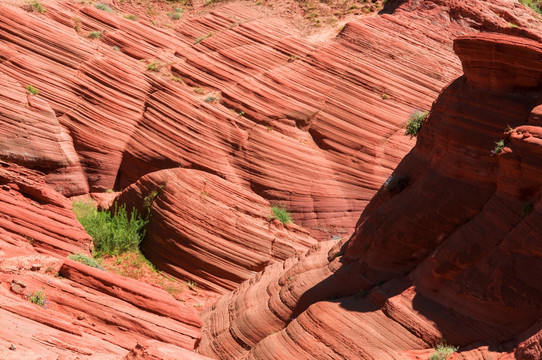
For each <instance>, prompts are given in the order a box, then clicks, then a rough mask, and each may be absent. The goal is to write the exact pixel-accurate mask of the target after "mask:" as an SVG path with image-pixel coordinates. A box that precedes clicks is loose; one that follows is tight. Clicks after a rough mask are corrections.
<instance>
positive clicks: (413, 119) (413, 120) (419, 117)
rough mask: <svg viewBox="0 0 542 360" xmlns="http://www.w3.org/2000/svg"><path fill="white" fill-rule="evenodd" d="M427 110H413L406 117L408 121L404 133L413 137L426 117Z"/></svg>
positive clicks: (416, 134)
mask: <svg viewBox="0 0 542 360" xmlns="http://www.w3.org/2000/svg"><path fill="white" fill-rule="evenodd" d="M427 114H429V112H428V111H421V110H415V111H414V112H413V113H412V114H410V116H409V117H408V122H407V124H406V130H405V135H409V136H410V138H411V139H412V138H413V137H416V136H418V132H419V131H420V129H421V127H422V124H423V122H424V120H425V119H426V118H427Z"/></svg>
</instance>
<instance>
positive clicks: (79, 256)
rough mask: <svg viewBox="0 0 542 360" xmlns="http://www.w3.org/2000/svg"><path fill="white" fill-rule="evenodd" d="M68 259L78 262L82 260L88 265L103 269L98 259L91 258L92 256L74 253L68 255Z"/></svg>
mask: <svg viewBox="0 0 542 360" xmlns="http://www.w3.org/2000/svg"><path fill="white" fill-rule="evenodd" d="M68 259H72V260H75V261H77V262H80V263H82V264H85V265H88V266H92V267H93V268H96V269H103V268H102V267H101V265H100V262H99V261H98V260H96V259H94V258H91V257H90V256H87V255H83V254H78V253H74V254H71V255H68Z"/></svg>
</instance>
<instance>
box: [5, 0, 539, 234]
mask: <svg viewBox="0 0 542 360" xmlns="http://www.w3.org/2000/svg"><path fill="white" fill-rule="evenodd" d="M117 5H118V6H127V8H126V10H127V11H128V10H130V11H131V10H133V7H128V5H122V4H117ZM1 6H2V7H1V9H0V10H1V12H2V14H4V16H3V17H2V19H0V36H2V39H3V42H2V44H1V45H0V46H1V48H2V49H3V50H4V51H3V55H2V60H3V61H2V62H1V64H0V74H2V78H0V80H1V81H3V82H4V83H7V84H8V85H6V86H5V87H6V89H7V88H9V89H11V90H10V91H11V92H13V93H14V94H18V95H17V96H18V97H19V98H20V99H17V101H16V102H13V101H11V100H9V99H4V98H0V102H2V103H7V102H10V101H11V102H10V103H9V107H10V108H14V109H13V112H14V113H16V114H19V115H18V116H21V114H24V115H29V116H30V115H32V114H31V112H32V111H34V112H36V110H35V106H38V105H35V104H41V105H39V106H40V107H44V108H47V111H48V112H47V114H45V113H44V115H43V116H40V117H38V116H33V118H34V120H32V121H30V122H29V123H28V124H24V126H23V125H21V127H20V128H14V129H13V131H11V132H9V131H8V132H6V134H7V135H6V137H7V138H9V139H10V141H7V140H5V141H4V142H3V144H5V145H6V146H5V149H4V150H3V151H4V154H3V155H2V154H0V155H1V156H3V158H7V157H9V158H10V159H12V160H15V159H16V160H17V161H18V162H20V163H24V164H27V162H28V161H27V160H28V159H27V155H26V154H25V153H24V151H22V150H21V149H22V147H19V146H15V145H16V144H13V143H12V142H11V140H12V139H13V136H11V135H9V134H11V133H12V132H19V133H20V132H21V131H23V130H24V131H28V132H29V133H28V137H27V138H26V140H25V141H24V142H23V145H25V148H26V147H28V148H33V149H35V151H33V152H32V154H33V156H35V157H36V161H34V162H33V163H32V166H33V167H39V166H43V164H45V163H49V164H50V165H49V166H48V167H47V169H43V171H46V173H47V175H48V176H49V178H48V179H50V180H48V181H49V182H50V183H52V184H53V185H54V186H55V187H56V188H57V189H58V190H61V191H63V192H64V193H65V194H66V195H70V196H71V195H77V194H82V193H86V192H87V191H91V192H96V191H105V190H108V189H113V188H115V189H116V190H121V189H122V188H124V187H126V186H128V185H130V184H131V183H133V182H135V181H137V180H138V179H139V178H140V177H141V176H143V175H145V174H147V173H150V172H153V171H157V170H160V169H166V168H176V167H179V166H182V167H185V168H193V169H199V170H204V171H207V172H209V173H212V174H215V175H218V176H220V177H222V178H224V179H226V180H228V181H230V182H232V183H234V184H237V185H241V186H244V187H245V188H247V189H251V190H252V191H254V192H255V193H256V194H258V195H260V196H262V197H264V198H266V199H268V200H271V201H273V202H278V201H280V202H282V203H284V205H286V206H287V207H288V208H290V209H291V210H292V213H293V216H294V219H295V220H296V223H297V224H299V225H301V226H303V227H305V228H307V229H309V230H310V232H311V234H312V236H314V237H316V238H318V239H319V240H329V239H330V238H331V237H332V236H334V235H339V236H347V235H349V234H350V233H351V232H352V230H353V228H354V224H355V222H356V220H357V219H358V218H359V214H360V212H361V211H362V209H363V208H364V207H365V205H366V204H367V202H368V201H369V199H370V198H371V197H372V196H373V195H374V193H375V192H376V190H377V189H378V187H379V186H380V185H381V184H382V183H383V182H384V180H385V179H386V178H387V177H388V176H389V174H390V172H391V170H392V169H393V168H394V167H395V166H396V164H397V163H398V162H399V161H400V159H401V158H402V157H403V156H404V155H405V154H406V152H407V151H408V150H409V149H410V148H411V146H412V144H413V142H412V141H410V140H409V139H408V137H404V136H403V130H402V126H403V124H404V122H405V121H406V119H407V118H408V114H409V113H411V112H412V111H414V110H415V109H416V108H422V109H427V108H429V106H430V104H431V102H432V101H433V100H434V99H435V97H436V96H437V94H438V92H439V91H440V89H441V88H442V87H443V86H444V85H445V84H446V83H448V82H449V81H451V80H452V79H453V78H455V77H456V76H457V75H458V74H459V70H460V67H459V62H458V60H457V58H456V57H455V56H454V55H453V52H452V51H451V50H452V49H451V40H452V39H453V38H454V37H455V36H457V35H459V34H462V33H464V32H467V31H472V29H473V28H484V27H493V28H499V27H502V26H504V25H506V27H508V23H507V22H506V21H505V20H504V19H503V18H501V17H499V16H497V15H496V14H495V13H496V12H499V13H505V14H506V16H505V18H506V19H508V21H514V23H516V24H517V25H521V26H534V25H533V23H532V20H529V18H528V17H527V16H525V12H521V11H520V9H521V8H519V7H517V6H512V5H502V4H500V2H494V3H493V2H487V3H484V4H481V5H479V6H478V4H477V5H476V6H477V7H478V8H477V9H476V11H474V10H472V9H471V8H470V7H469V6H467V5H458V4H456V2H449V3H448V2H445V6H444V7H442V6H441V4H437V3H433V2H426V3H423V4H421V3H419V2H415V1H412V2H405V3H404V4H402V6H401V7H400V8H398V9H396V10H395V11H394V13H393V14H391V15H390V14H383V15H381V16H375V17H367V18H362V19H359V20H356V21H353V22H350V23H348V25H346V26H345V28H344V29H343V30H342V31H341V33H340V34H339V35H338V36H337V37H335V38H332V39H329V38H326V39H325V41H324V40H310V39H307V38H304V37H302V36H300V35H299V33H298V32H297V31H296V30H295V29H294V28H293V27H292V26H291V25H289V24H288V23H287V22H285V21H282V20H279V19H269V18H268V17H262V15H261V11H262V9H258V8H257V7H256V8H252V7H247V6H239V5H238V4H237V5H236V4H230V5H226V6H222V7H220V8H217V9H215V10H214V11H213V12H210V13H208V14H206V15H204V16H199V17H194V18H190V19H187V20H182V21H179V22H178V23H176V24H175V26H173V28H172V29H171V30H167V31H166V30H164V29H161V28H158V27H154V26H151V25H150V24H149V23H146V22H143V21H142V22H138V21H131V20H128V19H125V18H123V17H122V16H121V15H120V12H121V10H123V9H120V10H119V13H108V12H105V11H102V10H99V9H97V8H96V7H95V6H85V5H84V4H81V3H71V2H51V3H49V2H46V3H44V6H46V8H47V9H48V11H47V12H46V13H44V14H38V13H27V12H24V11H22V10H21V9H17V8H14V7H12V6H9V5H1ZM390 6H391V5H390ZM446 6H448V7H446ZM473 11H474V12H473ZM482 14H489V15H485V16H482ZM454 16H460V17H461V21H458V20H456V19H455V18H454ZM424 19H425V20H424ZM442 29H446V31H442ZM92 31H100V34H101V39H95V40H91V39H88V38H85V37H88V36H89V35H90V34H91V32H92ZM406 32H409V33H412V36H409V37H403V36H397V34H404V33H406ZM209 34H211V35H210V36H209ZM413 39H416V40H413ZM382 44H385V46H382ZM113 48H114V49H113ZM115 49H116V50H118V51H116V50H115ZM141 60H143V61H141ZM153 63H154V64H155V65H154V66H155V67H154V69H155V70H158V71H152V67H151V68H150V69H151V70H149V65H150V64H153ZM179 81H184V83H183V84H180V83H179ZM28 84H32V85H33V86H34V87H36V88H37V89H38V90H39V94H38V95H37V96H32V95H29V96H28V99H29V100H25V99H24V97H25V96H26V95H25V94H24V91H25V90H24V88H25V86H26V85H28ZM196 91H197V92H196ZM11 92H10V93H11ZM6 94H8V93H6ZM25 102H28V104H29V107H28V109H27V108H25V106H24V104H25ZM45 115H47V116H45ZM42 117H45V118H44V119H41V118H42ZM55 117H56V118H55ZM13 121H14V119H13V117H12V116H8V117H6V121H5V123H6V124H14V122H13ZM3 123H4V122H3ZM37 124H39V126H38V125H37ZM45 127H47V131H44V129H45ZM45 134H46V135H45ZM43 137H45V139H44V140H43V141H42V140H41V139H42V138H43ZM70 139H71V140H70ZM21 141H22V140H21ZM25 159H26V160H25ZM25 161H27V162H25ZM40 164H41V165H40ZM40 170H41V168H40Z"/></svg>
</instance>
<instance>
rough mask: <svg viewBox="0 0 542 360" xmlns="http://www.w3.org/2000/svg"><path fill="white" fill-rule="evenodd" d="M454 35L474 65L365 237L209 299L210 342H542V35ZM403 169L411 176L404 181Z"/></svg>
mask: <svg viewBox="0 0 542 360" xmlns="http://www.w3.org/2000/svg"><path fill="white" fill-rule="evenodd" d="M454 48H455V50H456V52H457V54H458V55H459V57H460V58H461V60H462V62H463V66H464V73H465V75H464V76H462V77H460V78H458V79H457V80H455V81H454V82H452V83H451V84H450V85H449V86H448V87H446V88H445V89H444V90H443V92H442V93H441V95H440V97H439V98H438V99H437V101H436V102H435V104H434V105H433V107H432V110H431V113H430V115H429V117H428V119H427V120H426V122H425V123H424V124H423V126H422V128H421V131H420V133H419V135H418V140H417V144H416V146H415V147H414V149H413V150H412V151H411V152H410V154H409V155H407V156H406V157H405V159H403V161H402V162H401V163H400V164H399V165H398V167H397V168H396V169H395V171H394V173H393V174H392V176H391V177H390V181H388V182H387V183H386V185H385V186H383V187H382V188H381V189H380V190H379V192H378V193H377V195H376V196H375V198H374V199H373V200H372V201H371V203H370V204H369V205H368V206H367V208H366V209H365V211H364V212H363V214H362V216H361V218H360V220H359V222H358V224H357V227H356V231H355V233H354V235H353V236H352V238H351V239H350V240H349V241H347V242H346V243H344V244H343V243H341V242H338V243H336V244H333V243H330V244H328V243H321V244H319V246H318V247H316V248H313V249H312V250H311V251H309V253H308V254H307V255H306V256H304V257H301V258H300V259H298V260H296V259H291V260H289V261H287V262H285V263H284V264H283V265H280V266H279V265H276V266H273V267H269V268H267V269H266V270H265V271H264V272H262V273H261V274H260V275H258V276H257V277H256V278H254V279H252V280H251V281H249V282H246V283H244V284H242V285H241V287H240V288H239V289H238V290H237V291H235V292H234V293H232V294H230V295H228V296H226V297H224V298H222V299H221V300H220V301H219V302H218V303H217V304H216V305H215V306H214V307H213V308H211V309H209V310H208V311H207V312H206V313H205V316H204V319H203V321H204V336H203V340H202V342H201V345H200V348H199V351H200V352H201V353H203V354H208V355H210V354H212V355H214V356H217V357H219V358H223V359H238V358H243V359H270V358H285V357H293V358H298V359H301V358H307V359H309V358H310V359H314V358H322V359H323V358H335V359H337V358H345V359H351V358H360V359H374V358H378V359H419V358H420V357H425V356H429V355H430V354H431V353H432V351H433V350H431V348H432V347H433V346H434V345H435V344H437V343H438V342H440V341H442V340H443V339H445V341H447V342H448V343H449V344H453V345H455V346H458V347H459V354H457V355H456V356H455V357H454V359H512V358H518V359H534V358H538V357H540V356H541V352H540V347H539V344H540V335H539V334H540V323H541V322H540V318H541V316H542V311H541V308H540V305H539V304H540V302H541V300H542V299H541V296H542V291H541V290H542V289H541V288H540V286H539V285H540V284H539V282H538V281H537V279H538V278H539V277H540V271H539V267H540V266H539V265H540V263H541V260H540V253H539V250H538V248H539V241H538V240H537V239H538V236H537V234H538V233H540V231H541V230H542V229H540V226H539V225H538V224H541V223H542V222H541V219H540V216H541V215H540V212H539V209H538V208H539V202H540V191H541V190H542V189H541V187H540V182H539V181H538V179H540V176H541V175H542V173H541V170H540V168H539V166H538V165H539V159H540V156H541V155H542V152H541V151H542V146H541V145H542V142H541V141H540V134H541V133H542V131H541V127H540V109H539V105H540V104H541V103H542V97H541V96H540V89H541V84H540V69H539V66H538V65H537V60H536V59H540V58H541V56H542V46H540V44H539V43H538V42H536V41H533V40H529V39H525V38H519V37H513V36H507V35H499V34H477V35H470V36H464V37H460V38H459V39H458V40H456V41H455V43H454ZM480 74H483V75H484V76H481V75H480ZM497 104H498V105H497ZM500 140H502V142H500ZM397 177H402V179H404V181H402V182H400V183H401V184H403V186H402V187H399V188H391V186H390V184H392V183H393V181H392V180H393V179H394V178H397ZM262 299H265V300H262Z"/></svg>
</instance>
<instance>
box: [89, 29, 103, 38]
mask: <svg viewBox="0 0 542 360" xmlns="http://www.w3.org/2000/svg"><path fill="white" fill-rule="evenodd" d="M88 37H89V38H91V39H101V38H102V32H101V31H98V30H95V31H91V32H90V34H88Z"/></svg>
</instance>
